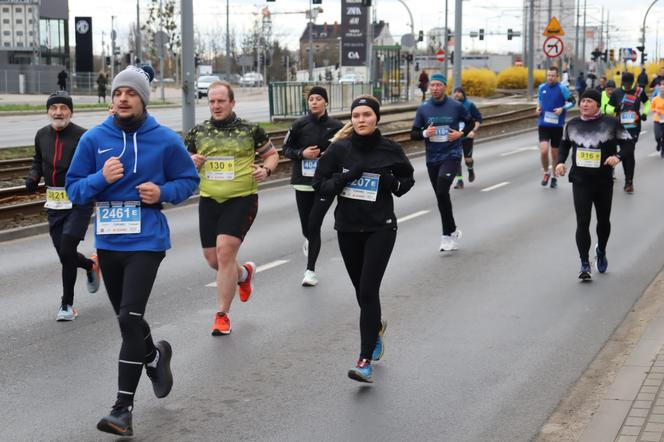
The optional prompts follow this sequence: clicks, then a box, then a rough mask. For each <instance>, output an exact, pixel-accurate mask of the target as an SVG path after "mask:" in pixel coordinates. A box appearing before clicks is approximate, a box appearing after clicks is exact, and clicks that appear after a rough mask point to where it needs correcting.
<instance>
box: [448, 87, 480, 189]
mask: <svg viewBox="0 0 664 442" xmlns="http://www.w3.org/2000/svg"><path fill="white" fill-rule="evenodd" d="M454 99H455V100H457V101H459V102H461V104H463V107H465V108H466V110H467V111H468V112H469V113H470V117H471V118H472V119H473V120H475V127H473V130H471V131H470V132H469V133H468V135H467V136H465V137H463V138H461V147H462V148H463V159H464V161H465V163H466V167H467V168H468V182H469V183H472V182H473V181H475V169H474V167H473V166H474V163H475V162H474V161H473V143H474V142H475V136H476V135H477V131H478V130H479V128H480V126H481V125H482V114H481V113H480V111H479V109H477V106H475V103H473V102H472V101H470V100H469V99H468V98H466V91H465V90H464V89H463V88H462V87H460V86H459V87H457V88H456V89H454ZM463 126H464V125H463V122H461V123H460V124H459V129H461V130H462V129H463ZM456 178H457V182H456V184H455V185H454V188H455V189H463V174H462V167H461V164H459V169H458V170H457V176H456Z"/></svg>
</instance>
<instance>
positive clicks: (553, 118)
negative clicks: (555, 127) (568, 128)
mask: <svg viewBox="0 0 664 442" xmlns="http://www.w3.org/2000/svg"><path fill="white" fill-rule="evenodd" d="M558 121H560V117H559V116H558V115H556V113H555V112H544V122H545V123H549V124H558Z"/></svg>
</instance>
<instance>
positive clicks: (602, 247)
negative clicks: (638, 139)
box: [555, 89, 634, 281]
mask: <svg viewBox="0 0 664 442" xmlns="http://www.w3.org/2000/svg"><path fill="white" fill-rule="evenodd" d="M600 104H601V96H600V94H599V92H598V91H596V90H592V89H589V90H586V91H585V92H584V94H583V95H582V96H581V102H580V105H579V108H580V111H581V116H580V117H576V118H573V119H572V120H570V122H569V123H567V127H566V128H565V135H564V137H563V141H562V144H561V146H560V151H559V152H558V164H557V166H556V170H555V172H556V175H558V176H564V175H565V173H566V172H567V169H566V167H565V161H566V160H567V157H568V155H569V153H570V150H571V151H572V167H571V169H570V173H569V181H570V182H571V183H572V194H573V196H574V209H575V211H576V246H577V248H578V251H579V257H580V258H581V270H580V271H579V279H581V280H582V281H589V280H590V279H591V271H590V260H589V258H588V255H589V251H590V243H591V239H590V218H591V212H592V208H593V205H594V206H595V212H596V214H597V245H596V246H595V253H596V255H597V257H596V260H595V267H596V268H597V271H598V272H600V273H604V272H606V269H607V267H608V265H609V262H608V260H607V257H606V244H607V242H608V240H609V233H610V232H611V222H610V219H609V218H610V216H611V200H612V198H613V178H612V173H611V172H612V169H613V168H614V167H615V166H616V165H617V164H618V163H619V162H620V161H621V160H622V159H623V158H624V157H625V155H626V154H627V153H629V151H630V150H632V149H633V148H634V143H633V141H632V139H631V136H630V135H629V133H628V132H627V131H625V129H624V128H623V127H622V126H621V125H620V123H619V121H618V120H616V119H615V118H612V117H608V116H606V115H602V113H601V112H600V110H599V106H600ZM617 146H620V151H618V150H617Z"/></svg>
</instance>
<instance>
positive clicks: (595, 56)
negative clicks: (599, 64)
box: [591, 48, 602, 61]
mask: <svg viewBox="0 0 664 442" xmlns="http://www.w3.org/2000/svg"><path fill="white" fill-rule="evenodd" d="M591 54H592V60H593V61H597V59H598V58H599V57H600V56H601V55H602V52H601V51H600V50H599V49H598V48H595V50H594V51H592V52H591Z"/></svg>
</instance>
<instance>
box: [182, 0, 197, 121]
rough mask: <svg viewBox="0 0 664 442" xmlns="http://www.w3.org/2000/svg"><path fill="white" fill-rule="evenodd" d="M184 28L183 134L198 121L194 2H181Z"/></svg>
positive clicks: (184, 0)
mask: <svg viewBox="0 0 664 442" xmlns="http://www.w3.org/2000/svg"><path fill="white" fill-rule="evenodd" d="M180 9H181V16H180V27H181V28H182V133H185V134H186V133H187V132H189V129H191V128H192V127H194V124H195V121H196V106H195V103H196V98H195V96H194V94H195V92H196V90H195V88H194V82H195V80H196V79H195V75H196V66H194V5H193V0H180Z"/></svg>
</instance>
